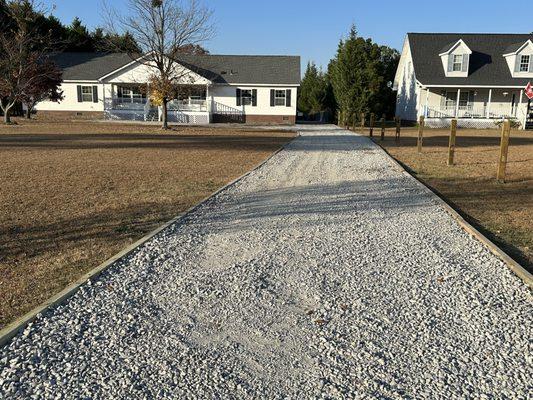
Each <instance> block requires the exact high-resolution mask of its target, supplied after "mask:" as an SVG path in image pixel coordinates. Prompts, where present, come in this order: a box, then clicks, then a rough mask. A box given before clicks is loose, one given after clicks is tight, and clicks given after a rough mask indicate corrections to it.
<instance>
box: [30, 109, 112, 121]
mask: <svg viewBox="0 0 533 400" xmlns="http://www.w3.org/2000/svg"><path fill="white" fill-rule="evenodd" d="M35 116H36V117H37V119H43V120H58V121H63V120H72V119H86V120H89V119H104V112H103V111H37V112H36V113H35Z"/></svg>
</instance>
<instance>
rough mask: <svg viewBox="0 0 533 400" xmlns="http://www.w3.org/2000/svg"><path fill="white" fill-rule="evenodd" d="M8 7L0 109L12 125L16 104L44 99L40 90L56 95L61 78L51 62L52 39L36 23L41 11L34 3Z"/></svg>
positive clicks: (0, 51) (16, 1) (17, 1)
mask: <svg viewBox="0 0 533 400" xmlns="http://www.w3.org/2000/svg"><path fill="white" fill-rule="evenodd" d="M5 4H6V8H5V11H6V13H7V14H6V15H5V16H3V17H2V18H4V17H5V18H7V20H8V21H7V22H8V23H7V24H6V26H5V27H3V29H2V31H0V107H1V109H2V111H3V112H4V122H5V123H10V122H11V119H10V112H11V109H12V108H13V106H14V105H15V104H16V103H17V102H23V101H29V99H30V97H31V98H34V99H38V98H42V97H41V94H39V93H37V90H38V89H37V88H40V89H41V90H43V91H45V92H47V93H49V94H51V95H53V96H55V95H56V94H57V87H58V85H59V83H60V75H59V80H58V79H57V78H58V73H59V72H58V69H57V68H56V67H54V66H53V65H52V63H51V61H49V60H48V55H49V52H50V50H51V48H52V43H51V42H50V36H49V35H43V34H42V33H41V32H40V31H39V29H38V24H36V20H37V18H38V17H39V15H42V12H40V11H36V9H35V6H34V3H33V1H31V0H11V1H9V2H5ZM52 82H54V84H52ZM58 82H59V83H58ZM54 85H55V89H54ZM54 90H55V91H54ZM52 92H53V93H52Z"/></svg>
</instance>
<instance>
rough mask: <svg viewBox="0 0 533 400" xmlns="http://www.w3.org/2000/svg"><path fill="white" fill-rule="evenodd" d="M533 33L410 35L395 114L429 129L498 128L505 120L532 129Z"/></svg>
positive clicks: (398, 76)
mask: <svg viewBox="0 0 533 400" xmlns="http://www.w3.org/2000/svg"><path fill="white" fill-rule="evenodd" d="M528 82H532V83H533V34H470V33H409V34H407V36H406V38H405V41H404V45H403V50H402V55H401V58H400V63H399V65H398V70H397V72H396V77H395V79H394V89H395V90H396V91H397V100H396V113H397V115H399V116H400V117H401V118H402V119H404V120H412V121H415V120H417V119H418V118H419V117H420V116H424V117H425V118H426V125H428V126H430V127H445V126H449V124H450V120H451V119H452V118H457V119H458V125H459V126H463V127H473V128H494V127H495V126H496V125H495V122H496V121H499V120H501V119H503V118H511V119H515V120H517V121H518V122H519V123H520V125H521V127H523V128H527V129H533V101H532V100H529V99H528V98H527V97H526V95H525V93H524V89H525V87H526V86H527V84H528Z"/></svg>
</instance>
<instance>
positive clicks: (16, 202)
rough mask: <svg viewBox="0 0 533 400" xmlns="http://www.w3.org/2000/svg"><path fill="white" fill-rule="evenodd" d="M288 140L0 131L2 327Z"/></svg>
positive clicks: (117, 129)
mask: <svg viewBox="0 0 533 400" xmlns="http://www.w3.org/2000/svg"><path fill="white" fill-rule="evenodd" d="M294 135H295V134H294V133H292V132H287V131H280V130H278V131H276V130H269V131H260V130H254V129H253V128H250V127H245V126H242V127H232V126H219V127H217V128H192V127H180V128H179V129H178V130H175V131H170V132H168V133H163V132H162V131H161V130H160V129H159V128H158V127H155V126H142V125H126V124H122V125H118V124H102V123H92V122H73V123H53V122H26V121H23V120H21V121H19V125H16V126H0V184H1V191H0V328H1V327H2V326H3V325H4V324H6V323H7V322H9V321H11V320H13V319H14V318H15V317H16V316H19V315H21V314H23V313H25V312H27V311H28V310H30V309H31V308H33V307H34V306H36V305H37V304H39V303H40V302H42V301H43V300H44V299H46V298H48V297H50V296H51V295H53V294H55V293H56V292H58V291H60V290H61V289H62V288H63V287H65V286H66V285H68V284H69V283H70V282H73V281H74V280H76V278H78V277H79V276H81V275H82V274H83V273H84V272H86V271H88V270H90V269H92V268H93V267H95V266H96V265H98V264H99V263H101V262H102V261H104V260H106V259H107V258H109V257H110V256H112V255H113V254H115V253H117V252H118V251H120V250H121V249H122V248H124V247H125V246H126V245H128V244H129V243H131V242H133V241H135V240H136V239H138V238H140V237H141V236H143V234H145V233H147V232H149V231H151V230H152V229H154V228H155V227H157V226H158V225H160V224H161V223H163V222H164V221H167V220H169V219H171V218H173V217H174V216H176V215H177V214H179V213H181V212H182V211H184V210H186V209H187V208H189V207H191V206H192V205H194V204H195V203H197V202H198V201H199V200H201V199H202V198H204V197H206V196H208V195H209V194H210V193H212V192H213V191H215V190H216V189H217V188H219V187H221V186H223V185H224V184H225V183H227V182H229V181H231V180H232V179H234V178H236V177H238V176H240V175H241V174H243V173H244V172H246V171H248V170H250V169H251V168H252V167H253V166H255V165H256V164H258V163H259V162H260V161H262V160H264V159H265V158H266V157H267V156H269V155H270V154H272V153H273V152H274V151H275V150H276V149H278V148H279V147H281V146H282V145H283V144H284V143H286V142H287V141H289V140H290V139H291V138H292V137H293V136H294Z"/></svg>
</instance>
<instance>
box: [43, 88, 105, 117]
mask: <svg viewBox="0 0 533 400" xmlns="http://www.w3.org/2000/svg"><path fill="white" fill-rule="evenodd" d="M78 85H82V86H97V87H98V103H93V102H92V101H91V102H82V103H80V102H78V89H77V86H78ZM61 90H62V91H63V97H64V98H63V100H62V101H60V102H59V103H55V102H53V101H43V102H41V103H38V104H37V105H36V106H35V109H36V110H37V111H104V97H103V96H104V94H103V85H102V84H100V83H94V82H79V83H78V82H76V83H68V82H63V84H62V85H61Z"/></svg>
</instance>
